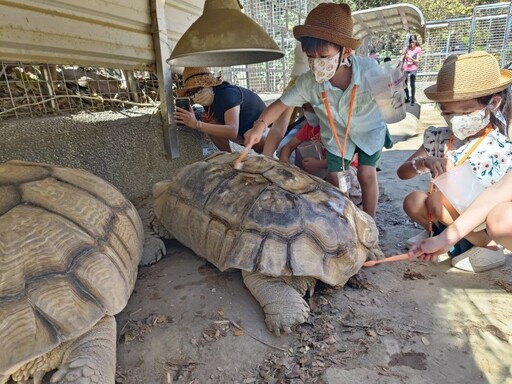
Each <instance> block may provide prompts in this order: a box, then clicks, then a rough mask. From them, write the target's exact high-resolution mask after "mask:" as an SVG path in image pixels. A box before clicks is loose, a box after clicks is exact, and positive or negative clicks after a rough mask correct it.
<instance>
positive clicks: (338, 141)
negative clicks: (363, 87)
mask: <svg viewBox="0 0 512 384" xmlns="http://www.w3.org/2000/svg"><path fill="white" fill-rule="evenodd" d="M356 91H357V84H354V87H353V88H352V95H351V96H350V106H349V109H348V118H347V128H346V130H345V141H344V143H343V148H342V147H341V143H340V138H339V137H338V132H337V131H336V129H335V128H334V120H333V118H332V114H331V109H330V108H329V102H328V101H327V94H326V93H325V91H322V100H323V102H324V105H325V109H326V110H327V117H328V118H329V124H330V125H331V130H332V133H333V134H334V138H335V139H336V144H338V148H339V150H340V154H341V158H342V160H341V169H342V170H343V171H345V161H344V160H345V150H346V149H347V142H348V133H349V132H350V119H351V118H352V110H353V109H354V101H355V99H356Z"/></svg>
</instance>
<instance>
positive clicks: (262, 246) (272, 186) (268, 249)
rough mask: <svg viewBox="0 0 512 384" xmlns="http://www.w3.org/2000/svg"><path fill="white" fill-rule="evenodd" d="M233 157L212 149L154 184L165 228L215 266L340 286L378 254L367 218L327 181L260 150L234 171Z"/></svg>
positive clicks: (374, 232)
mask: <svg viewBox="0 0 512 384" xmlns="http://www.w3.org/2000/svg"><path fill="white" fill-rule="evenodd" d="M236 157H237V154H227V153H219V154H216V155H213V156H211V157H210V158H208V159H207V160H206V161H200V162H197V163H194V164H191V165H189V166H186V167H184V168H183V169H182V170H181V171H180V172H179V173H178V174H176V176H175V177H174V178H173V179H172V180H170V181H167V182H161V183H157V185H155V187H154V195H155V196H154V197H155V206H154V208H155V214H156V216H157V218H158V219H159V220H160V221H161V222H162V224H163V225H164V227H165V228H166V229H167V230H168V231H169V232H170V233H171V234H172V235H173V236H174V237H176V239H177V240H178V241H180V242H181V243H183V244H184V245H186V246H187V247H189V248H191V249H192V250H193V251H194V252H195V253H196V254H198V255H200V256H202V257H204V258H206V259H207V260H208V261H210V262H211V263H213V264H214V265H215V266H216V267H217V268H219V269H220V270H226V269H228V268H237V269H243V270H247V271H259V272H262V273H264V274H267V275H271V276H291V275H294V276H312V277H316V278H318V279H320V280H322V281H324V282H326V283H328V284H331V285H342V284H344V283H345V282H346V281H347V279H348V278H349V277H350V276H352V275H354V274H355V273H357V271H358V270H359V269H360V268H361V266H362V264H363V262H364V261H365V260H366V259H367V258H368V257H370V258H374V257H379V256H380V255H381V254H382V253H381V251H380V249H379V247H378V230H377V227H376V225H375V222H374V221H373V219H372V218H371V217H370V216H368V215H367V214H366V213H364V212H363V211H361V210H360V209H358V208H357V207H356V206H355V205H354V204H353V203H352V202H351V201H350V200H349V199H347V198H346V197H345V196H344V195H343V194H342V193H341V192H340V191H339V190H338V189H336V188H334V187H333V186H332V185H331V184H329V183H327V182H324V181H323V180H320V179H318V178H316V177H314V176H310V175H309V174H307V173H305V172H303V171H301V170H300V169H299V168H297V167H294V166H289V165H288V164H284V163H282V162H278V161H275V160H273V159H269V158H267V157H264V156H251V157H249V158H248V159H247V160H246V161H245V162H244V164H243V169H242V170H240V171H237V170H235V169H234V168H233V162H234V160H235V159H236Z"/></svg>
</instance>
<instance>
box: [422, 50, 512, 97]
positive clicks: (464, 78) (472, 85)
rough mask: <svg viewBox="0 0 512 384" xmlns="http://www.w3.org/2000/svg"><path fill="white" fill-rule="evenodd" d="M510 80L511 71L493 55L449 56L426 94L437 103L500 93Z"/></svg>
mask: <svg viewBox="0 0 512 384" xmlns="http://www.w3.org/2000/svg"><path fill="white" fill-rule="evenodd" d="M511 83H512V71H510V70H508V69H500V66H499V64H498V60H496V58H495V57H494V56H493V55H491V54H489V53H487V52H483V51H475V52H471V53H467V54H464V55H460V56H456V55H452V56H449V57H448V58H447V59H446V60H445V61H444V63H443V66H442V67H441V69H440V70H439V73H438V74H437V82H436V84H434V85H431V86H430V87H428V88H426V89H425V96H427V97H428V98H429V99H430V100H434V101H439V102H443V101H444V102H449V101H459V100H470V99H476V98H478V97H481V96H487V95H492V94H494V93H497V92H500V91H502V90H504V89H505V88H507V87H508V86H509V85H510V84H511Z"/></svg>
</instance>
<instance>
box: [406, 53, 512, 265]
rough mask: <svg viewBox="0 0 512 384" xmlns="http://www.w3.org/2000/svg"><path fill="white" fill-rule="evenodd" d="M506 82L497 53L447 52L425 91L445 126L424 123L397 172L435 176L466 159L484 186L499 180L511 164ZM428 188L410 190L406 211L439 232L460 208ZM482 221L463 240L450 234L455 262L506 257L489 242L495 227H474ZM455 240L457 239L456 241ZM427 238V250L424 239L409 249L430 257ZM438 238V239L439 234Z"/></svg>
mask: <svg viewBox="0 0 512 384" xmlns="http://www.w3.org/2000/svg"><path fill="white" fill-rule="evenodd" d="M510 84H512V71H509V70H505V69H500V68H499V65H498V61H497V60H496V58H495V57H494V56H492V55H490V54H488V53H486V52H473V53H469V54H465V55H460V56H455V55H454V56H450V57H448V58H447V59H446V60H445V62H444V63H443V66H442V67H441V69H440V71H439V73H438V75H437V82H436V84H434V85H432V86H430V87H428V88H427V89H425V95H426V96H427V97H428V98H429V99H430V100H433V101H436V102H438V105H439V108H440V110H441V114H442V116H443V117H444V118H445V120H446V123H447V127H440V128H438V127H429V128H427V130H426V131H425V133H424V137H423V145H422V146H421V147H420V148H419V149H418V150H417V151H416V152H415V153H413V154H412V155H411V157H409V159H407V161H406V162H405V163H403V164H402V165H401V166H400V168H398V171H397V173H398V176H399V177H400V178H401V179H410V178H412V177H416V176H418V175H421V174H423V173H430V174H431V176H432V177H433V178H436V177H437V176H439V175H441V174H443V173H445V172H447V171H450V170H451V169H453V168H454V167H456V166H459V165H461V164H463V163H464V162H468V163H469V164H470V166H471V168H472V169H473V171H474V172H475V175H476V177H477V178H478V180H479V182H480V183H481V184H482V185H483V186H484V187H489V186H491V185H493V184H495V183H497V182H498V181H499V180H500V179H501V178H502V177H503V176H504V175H505V174H506V173H507V172H508V171H509V170H510V169H512V142H511V141H510V140H509V139H508V137H507V126H508V125H507V121H508V120H509V119H510V117H511V112H512V110H511V108H510V105H511V103H512V100H511V96H510V87H509V85H510ZM447 176H448V177H450V174H448V175H447ZM431 191H432V193H430V194H428V193H426V192H423V191H415V192H412V193H411V194H409V195H408V196H407V197H406V198H405V200H404V210H405V212H406V213H407V214H408V215H409V216H410V217H411V219H413V220H414V221H415V222H416V223H418V224H419V225H421V226H422V227H423V228H425V229H426V230H429V229H430V228H432V230H433V233H434V234H436V235H437V234H439V233H441V232H442V231H443V230H444V228H446V225H449V224H451V223H453V221H454V219H456V218H457V217H458V216H459V213H458V212H457V211H456V210H455V209H454V208H453V206H452V205H451V204H450V202H449V201H448V200H447V198H446V197H445V196H444V195H443V194H442V193H441V192H439V191H435V190H433V189H432V188H431ZM479 201H481V199H479ZM476 204H478V202H477V203H476ZM473 209H474V208H473ZM477 210H478V208H477ZM484 221H485V217H484V218H483V219H482V221H480V222H479V223H477V224H476V225H475V226H473V227H472V228H470V229H469V230H468V231H467V232H465V233H464V234H463V236H464V239H462V240H461V238H462V236H459V238H457V236H452V237H450V242H451V243H452V242H453V244H451V245H455V246H454V247H453V248H452V249H451V250H450V251H449V252H448V254H449V255H450V256H451V257H452V260H451V263H452V265H453V266H454V267H456V268H459V269H463V270H466V271H473V272H482V271H486V270H489V269H492V268H495V267H498V266H500V265H502V264H503V263H504V262H505V256H504V253H503V250H502V249H500V248H499V247H496V246H490V245H489V244H490V242H491V237H490V236H489V234H490V233H492V231H493V230H494V229H495V226H494V227H491V228H490V229H489V230H488V231H486V230H478V229H476V230H475V228H476V227H477V226H478V225H480V224H482V223H483V222H484ZM472 230H475V231H473V232H470V231H472ZM452 231H453V230H450V232H449V233H450V236H451V234H452ZM509 231H510V229H509ZM443 233H444V232H443ZM442 236H443V238H446V236H447V235H446V234H445V235H442ZM425 237H426V236H425ZM498 239H499V237H498ZM458 240H461V241H459V242H458V243H456V244H455V242H454V241H458ZM431 241H432V240H430V242H431ZM430 242H427V245H426V246H425V250H423V247H424V245H423V244H424V243H420V244H416V245H412V250H411V254H413V255H417V256H419V257H420V258H423V259H426V260H432V259H433V255H434V254H438V252H437V251H438V250H440V249H438V250H434V251H432V247H434V246H433V244H432V243H430ZM436 242H437V243H438V244H440V243H442V242H438V240H437V239H436V240H434V243H436ZM447 244H448V243H447ZM508 245H510V241H509V242H508Z"/></svg>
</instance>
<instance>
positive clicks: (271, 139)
mask: <svg viewBox="0 0 512 384" xmlns="http://www.w3.org/2000/svg"><path fill="white" fill-rule="evenodd" d="M294 110H295V107H288V108H287V109H286V110H285V111H284V112H283V113H281V115H280V116H279V117H278V118H277V120H276V121H274V124H272V128H271V129H270V132H269V133H268V135H267V138H266V139H265V146H264V147H263V154H264V155H266V156H270V157H272V155H273V154H274V152H275V151H276V149H277V147H278V146H279V143H280V142H281V140H283V137H284V136H285V135H286V130H287V129H288V125H289V123H290V118H291V117H292V114H293V111H294ZM299 144H300V142H299ZM297 145H298V144H297ZM294 149H295V147H294V148H293V149H292V151H293V150H294ZM290 153H291V151H290ZM286 161H287V160H286Z"/></svg>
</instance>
